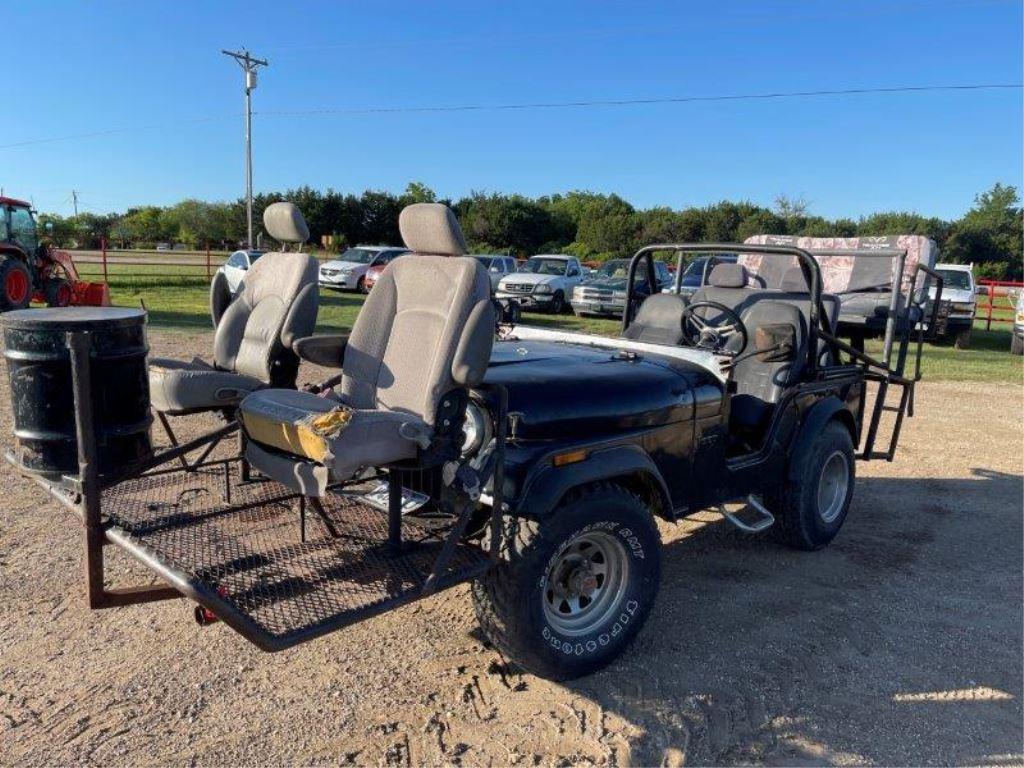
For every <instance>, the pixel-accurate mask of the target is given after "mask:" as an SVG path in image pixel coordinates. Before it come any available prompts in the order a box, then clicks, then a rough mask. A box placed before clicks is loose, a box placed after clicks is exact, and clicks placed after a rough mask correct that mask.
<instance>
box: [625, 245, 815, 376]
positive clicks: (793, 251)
mask: <svg viewBox="0 0 1024 768" xmlns="http://www.w3.org/2000/svg"><path fill="white" fill-rule="evenodd" d="M662 251H671V252H672V253H675V254H676V290H677V291H678V290H679V286H680V284H681V281H682V272H683V256H684V255H685V254H688V253H707V254H714V253H755V254H765V255H775V256H791V257H795V258H796V259H797V262H798V263H799V264H800V271H801V272H803V275H804V279H805V280H806V281H807V285H808V286H809V288H810V305H811V306H810V312H809V317H808V318H807V321H808V322H807V324H808V326H809V328H808V331H809V332H808V334H807V347H806V355H807V359H806V361H805V363H804V370H805V371H807V372H808V373H813V372H814V371H815V370H816V369H817V366H818V339H819V338H821V335H822V332H824V333H825V334H826V335H827V336H828V337H831V333H830V331H831V328H830V327H828V314H827V313H826V312H825V309H824V307H823V306H822V304H821V292H822V283H821V267H820V266H819V265H818V262H817V260H816V259H815V258H814V256H813V255H811V253H810V252H808V251H805V250H804V249H803V248H796V247H794V246H791V245H749V244H746V243H666V244H660V245H647V246H644V247H643V248H641V249H640V250H639V251H637V252H636V253H635V254H634V255H633V258H632V259H631V260H630V262H629V278H628V281H627V283H626V297H627V298H626V308H625V310H624V311H623V313H622V330H623V331H625V330H626V328H628V327H629V324H630V323H631V322H633V315H634V309H635V306H634V302H633V287H634V285H635V283H636V273H637V269H639V267H640V264H641V262H645V263H646V267H647V284H648V285H650V286H652V287H653V286H656V285H657V284H658V281H657V279H656V272H655V269H654V254H655V253H659V252H662Z"/></svg>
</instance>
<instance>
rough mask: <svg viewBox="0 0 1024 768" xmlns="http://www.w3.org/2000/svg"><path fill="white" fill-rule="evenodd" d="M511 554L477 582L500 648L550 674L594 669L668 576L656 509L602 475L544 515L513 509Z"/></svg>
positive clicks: (633, 630) (618, 649)
mask: <svg viewBox="0 0 1024 768" xmlns="http://www.w3.org/2000/svg"><path fill="white" fill-rule="evenodd" d="M504 526H505V535H504V543H503V547H502V558H501V560H500V562H499V563H498V565H496V566H495V567H494V568H492V569H491V570H490V571H489V572H488V573H487V574H485V575H484V576H483V577H482V578H481V579H480V580H479V581H477V582H474V584H473V605H474V608H475V609H476V615H477V619H478V621H479V622H480V627H481V628H482V629H483V631H484V633H485V634H486V635H487V637H488V638H489V639H490V641H491V642H492V643H494V645H495V646H496V647H497V649H498V650H499V651H500V652H501V653H502V654H504V655H505V656H506V657H508V658H509V660H511V661H513V662H515V663H517V664H519V665H520V666H522V667H523V668H524V669H526V670H527V671H529V672H532V673H534V674H536V675H539V676H541V677H545V678H548V679H550V680H569V679H572V678H575V677H580V676H582V675H587V674H590V673H591V672H594V671H595V670H597V669H600V668H601V667H604V666H605V665H607V664H608V663H610V662H611V661H612V660H613V659H615V658H616V657H617V656H618V655H619V654H620V653H622V651H623V650H624V649H625V648H626V646H627V645H629V643H630V641H631V640H632V639H633V638H634V637H635V636H636V634H637V632H638V631H639V630H640V627H641V626H643V623H644V621H645V620H646V618H647V615H648V613H649V612H650V610H651V606H652V605H653V603H654V599H655V596H656V595H657V593H658V585H659V582H660V578H661V540H660V537H659V535H658V528H657V526H656V525H655V522H654V519H653V517H652V515H651V510H650V509H649V508H648V507H647V505H646V504H644V502H643V501H642V500H641V499H640V498H639V497H637V496H636V495H634V494H633V493H631V492H630V491H628V490H627V489H625V488H623V487H621V486H618V485H613V484H607V483H602V484H598V485H592V486H586V487H584V488H581V489H578V490H576V491H573V492H571V493H570V494H569V495H568V496H567V497H566V499H564V500H563V501H562V503H561V504H560V505H559V506H558V507H557V508H556V509H555V510H553V511H552V512H551V513H550V515H548V516H547V517H545V518H544V519H543V520H542V521H539V522H538V521H533V520H525V519H521V518H506V519H505V521H504Z"/></svg>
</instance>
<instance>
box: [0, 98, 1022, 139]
mask: <svg viewBox="0 0 1024 768" xmlns="http://www.w3.org/2000/svg"><path fill="white" fill-rule="evenodd" d="M1022 88H1024V84H1022V83H971V84H967V85H900V86H891V87H878V88H838V89H821V90H814V91H776V92H768V93H733V94H717V95H709V96H666V97H652V98H637V99H592V100H584V101H540V102H521V103H511V104H454V105H428V106H421V107H321V108H316V109H296V110H268V111H262V110H260V111H255V112H253V114H256V115H261V116H264V117H305V116H310V117H312V116H317V115H379V114H416V113H430V112H494V111H511V110H523V111H526V110H531V109H538V110H541V109H573V108H581V109H585V108H595V107H636V106H650V105H658V104H693V103H700V102H721V101H769V100H773V99H803V98H826V97H842V96H865V95H870V94H882V95H885V94H900V93H929V92H932V93H934V92H941V91H946V92H958V91H984V90H1020V89H1022ZM236 117H238V115H237V113H236V114H231V115H217V116H210V117H199V118H192V119H187V120H170V121H165V122H162V123H151V124H148V125H139V126H125V127H121V128H108V129H106V130H101V131H90V132H88V133H77V134H69V135H67V136H57V137H51V138H44V139H30V140H26V141H19V142H14V143H11V144H0V150H2V149H15V148H18V147H26V146H31V145H35V144H48V143H52V142H58V141H72V140H75V139H87V138H95V137H98V136H109V135H112V134H118V133H128V132H132V131H143V130H153V129H157V128H170V127H176V126H180V125H188V124H193V123H208V122H214V121H218V120H226V119H229V118H236Z"/></svg>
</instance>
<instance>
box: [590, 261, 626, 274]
mask: <svg viewBox="0 0 1024 768" xmlns="http://www.w3.org/2000/svg"><path fill="white" fill-rule="evenodd" d="M628 268H629V262H628V261H626V260H625V259H612V260H611V261H606V262H605V263H604V264H602V265H601V268H600V269H599V270H597V275H598V277H626V270H627V269H628Z"/></svg>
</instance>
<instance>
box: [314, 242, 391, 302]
mask: <svg viewBox="0 0 1024 768" xmlns="http://www.w3.org/2000/svg"><path fill="white" fill-rule="evenodd" d="M408 252H409V249H408V248H397V247H395V246H390V245H359V246H356V247H355V248H349V249H348V250H347V251H345V252H344V253H343V254H341V255H340V256H339V257H338V258H336V259H331V260H330V261H326V262H324V263H323V264H321V265H320V287H321V288H334V289H336V290H339V291H360V292H362V293H367V292H368V289H367V287H366V280H365V279H364V278H365V277H366V273H367V271H368V270H369V269H370V267H376V266H379V265H383V264H387V263H388V262H389V261H391V260H392V259H393V258H395V257H396V256H401V255H402V254H403V253H408Z"/></svg>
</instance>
